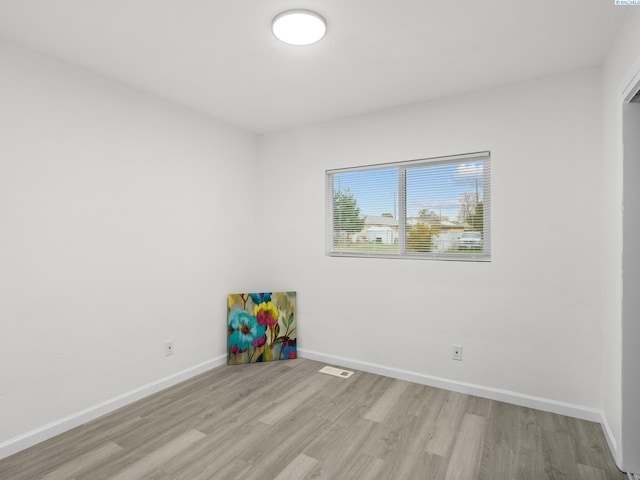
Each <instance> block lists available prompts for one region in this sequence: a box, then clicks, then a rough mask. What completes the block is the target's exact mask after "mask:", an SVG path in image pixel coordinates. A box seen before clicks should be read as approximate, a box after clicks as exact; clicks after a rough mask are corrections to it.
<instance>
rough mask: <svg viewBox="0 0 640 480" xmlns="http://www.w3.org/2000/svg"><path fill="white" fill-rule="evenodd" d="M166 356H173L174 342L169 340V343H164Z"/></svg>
mask: <svg viewBox="0 0 640 480" xmlns="http://www.w3.org/2000/svg"><path fill="white" fill-rule="evenodd" d="M164 354H165V355H173V340H169V341H168V342H164Z"/></svg>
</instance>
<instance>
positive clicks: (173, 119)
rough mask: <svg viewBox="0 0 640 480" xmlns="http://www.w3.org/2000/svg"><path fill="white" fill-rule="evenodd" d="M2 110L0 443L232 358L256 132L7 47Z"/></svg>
mask: <svg viewBox="0 0 640 480" xmlns="http://www.w3.org/2000/svg"><path fill="white" fill-rule="evenodd" d="M212 88H213V87H212ZM0 105H1V107H0V132H1V133H0V135H1V140H0V219H1V220H0V292H1V293H0V298H1V302H0V322H1V326H2V327H1V330H0V331H1V335H0V344H1V347H0V365H1V366H2V367H1V368H0V385H1V388H0V444H1V443H2V441H3V440H7V439H11V438H13V437H15V436H17V435H22V434H25V433H26V432H29V431H30V430H32V429H35V428H38V427H41V426H43V425H45V424H47V423H49V422H53V421H57V420H59V419H61V418H63V417H65V416H66V415H70V414H74V413H75V412H78V411H80V410H82V409H85V408H88V407H91V406H93V405H95V404H97V403H99V402H103V401H105V400H109V399H111V398H113V397H115V396H117V395H120V394H123V393H125V392H128V391H130V390H132V389H136V388H138V387H140V386H141V385H145V384H148V383H150V382H154V381H156V380H158V379H160V378H164V377H167V376H170V375H172V374H175V373H176V372H179V371H182V370H184V369H187V368H189V367H192V366H193V365H197V364H199V363H201V362H205V361H207V360H210V359H212V358H213V357H216V356H219V355H223V354H224V353H225V351H226V350H225V345H226V327H225V318H226V317H225V315H226V311H225V308H226V294H227V293H228V292H229V291H232V290H234V289H245V288H247V287H249V288H251V287H253V285H252V280H251V277H250V276H249V275H248V273H247V270H246V262H248V261H249V262H250V261H251V260H252V259H253V256H252V252H253V246H254V245H255V237H254V236H253V235H252V230H251V224H252V212H254V211H255V208H254V207H255V205H256V202H257V200H256V197H255V193H254V192H255V190H254V189H253V188H252V187H253V185H254V183H255V181H256V177H255V172H256V143H255V142H256V140H255V137H253V136H251V135H249V134H246V133H243V132H240V131H238V130H235V129H233V128H231V127H228V126H225V125H223V124H221V123H216V122H214V121H212V120H211V119H208V118H206V117H203V116H200V115H198V114H196V113H193V112H190V111H188V110H185V109H182V108H180V107H177V106H175V105H173V104H171V103H168V102H163V101H160V100H158V99H156V98H154V97H152V96H148V95H145V94H143V93H140V92H138V91H135V90H132V89H130V88H128V87H126V86H123V85H120V84H118V83H114V82H111V81H109V80H107V79H104V78H102V77H99V76H95V75H93V74H91V73H88V72H85V71H82V70H78V69H75V68H73V67H70V66H68V65H66V64H63V63H59V62H56V61H54V60H52V59H48V58H46V57H42V56H39V55H37V54H35V53H32V52H29V51H27V50H23V49H21V48H18V47H15V46H12V45H10V44H8V43H0ZM256 258H257V257H256ZM240 259H241V260H240ZM255 288H258V285H255ZM169 339H172V340H174V341H175V352H176V353H175V354H174V355H173V356H171V357H165V356H164V351H163V349H164V342H165V340H169Z"/></svg>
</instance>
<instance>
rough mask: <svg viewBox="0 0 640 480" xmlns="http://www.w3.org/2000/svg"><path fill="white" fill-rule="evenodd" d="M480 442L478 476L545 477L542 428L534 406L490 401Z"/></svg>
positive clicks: (526, 479) (483, 478) (520, 479)
mask: <svg viewBox="0 0 640 480" xmlns="http://www.w3.org/2000/svg"><path fill="white" fill-rule="evenodd" d="M483 443H484V447H483V454H482V461H481V467H480V472H479V475H478V478H479V480H494V479H496V478H506V479H512V478H513V479H518V480H538V479H541V478H545V477H544V458H543V453H542V428H541V426H540V425H539V423H538V416H537V412H536V411H535V410H531V409H528V408H524V407H518V406H515V405H509V404H506V403H502V402H494V403H493V405H492V407H491V412H490V415H489V419H488V426H487V432H486V435H485V439H484V442H483Z"/></svg>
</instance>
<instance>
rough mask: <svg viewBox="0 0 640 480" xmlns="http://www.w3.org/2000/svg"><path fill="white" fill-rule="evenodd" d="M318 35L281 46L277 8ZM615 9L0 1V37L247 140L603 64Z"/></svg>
mask: <svg viewBox="0 0 640 480" xmlns="http://www.w3.org/2000/svg"><path fill="white" fill-rule="evenodd" d="M290 8H309V9H313V10H316V11H317V12H318V13H320V14H321V15H323V16H324V17H325V18H326V19H327V22H328V32H327V35H326V37H325V38H324V39H323V40H322V41H321V42H319V43H317V44H315V45H312V46H310V47H291V46H287V45H284V44H282V43H280V42H279V41H277V40H276V39H275V38H274V37H273V36H272V34H271V31H270V24H271V19H272V18H273V17H274V16H275V15H276V14H278V13H279V12H280V11H282V10H286V9H290ZM627 8H628V7H616V6H615V5H614V1H613V0H299V1H298V2H294V1H292V0H0V37H2V38H5V39H7V40H10V41H13V42H16V43H19V44H22V45H25V46H28V47H31V48H34V49H37V50H40V51H43V52H45V53H48V54H50V55H52V56H54V57H57V58H59V59H62V60H65V61H67V62H70V63H73V64H76V65H79V66H81V67H84V68H87V69H89V70H92V71H95V72H98V73H100V74H103V75H105V76H108V77H110V78H113V79H116V80H119V81H122V82H125V83H127V84H130V85H133V86H135V87H137V88H140V89H142V90H145V91H148V92H152V93H154V94H157V95H160V96H162V97H165V98H168V99H170V100H173V101H175V102H177V103H180V104H182V105H185V106H188V107H191V108H194V109H196V110H199V111H202V112H205V113H208V114H210V115H211V116H213V117H216V118H218V119H221V120H224V121H227V122H230V123H232V124H234V125H237V126H239V127H241V128H243V129H245V130H248V131H251V132H255V133H265V132H272V131H276V130H281V129H285V128H290V127H294V126H298V125H304V124H309V123H314V122H319V121H325V120H331V119H336V118H341V117H348V116H352V115H357V114H361V113H365V112H371V111H375V110H381V109H385V108H390V107H395V106H399V105H405V104H409V103H414V102H418V101H424V100H431V99H435V98H441V97H446V96H450V95H455V94H459V93H463V92H469V91H474V90H482V89H486V88H491V87H494V86H499V85H504V84H508V83H512V82H518V81H523V80H527V79H532V78H539V77H543V76H547V75H553V74H558V73H562V72H568V71H571V70H576V69H580V68H585V67H590V66H596V65H599V64H601V63H602V61H603V60H604V57H605V55H606V52H607V49H608V47H609V45H610V43H611V41H612V40H613V38H614V36H615V33H616V31H617V29H618V28H619V27H620V24H621V22H622V20H623V18H624V15H625V14H626V11H627Z"/></svg>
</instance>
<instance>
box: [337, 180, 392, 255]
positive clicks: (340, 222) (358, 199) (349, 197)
mask: <svg viewBox="0 0 640 480" xmlns="http://www.w3.org/2000/svg"><path fill="white" fill-rule="evenodd" d="M332 176H333V195H332V202H333V204H332V210H333V218H332V227H333V249H332V251H333V252H337V253H357V254H360V255H378V254H397V253H398V205H399V203H398V202H399V201H400V198H399V192H398V168H395V167H392V168H368V169H361V170H353V171H344V172H334V173H333V174H332Z"/></svg>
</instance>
